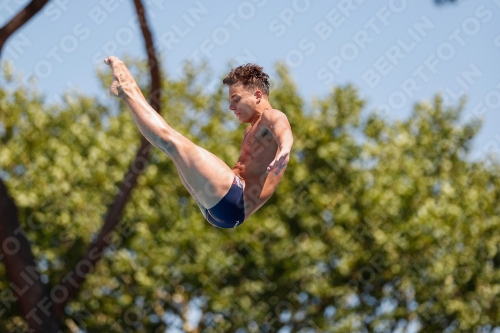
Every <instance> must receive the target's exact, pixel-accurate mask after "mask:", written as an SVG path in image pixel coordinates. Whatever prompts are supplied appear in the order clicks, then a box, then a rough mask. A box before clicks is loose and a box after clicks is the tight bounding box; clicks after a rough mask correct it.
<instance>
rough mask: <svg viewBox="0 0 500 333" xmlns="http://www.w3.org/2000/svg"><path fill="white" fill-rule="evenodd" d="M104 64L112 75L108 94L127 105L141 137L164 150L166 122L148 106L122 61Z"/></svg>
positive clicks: (108, 60) (111, 59)
mask: <svg viewBox="0 0 500 333" xmlns="http://www.w3.org/2000/svg"><path fill="white" fill-rule="evenodd" d="M104 63H105V64H106V65H109V67H111V71H112V73H113V82H112V83H111V87H110V88H109V92H110V94H111V95H113V96H115V97H119V98H121V99H123V101H124V102H125V104H127V106H128V108H129V109H130V111H131V112H132V116H133V117H134V120H135V122H136V124H137V127H138V128H139V131H140V132H141V133H142V135H144V137H145V138H146V139H147V140H148V141H149V142H151V144H152V145H154V146H156V147H157V148H159V149H160V150H165V148H166V145H167V142H166V140H165V139H164V138H165V137H166V135H165V133H166V132H167V130H168V128H169V126H168V124H167V122H166V121H165V120H164V119H163V118H162V117H161V116H160V115H159V114H158V113H157V112H156V111H155V110H154V109H153V108H152V107H151V106H150V105H149V104H148V102H147V101H146V99H145V98H144V95H143V94H142V92H141V90H140V89H139V87H138V86H137V83H136V82H135V80H134V78H133V77H132V74H131V73H130V71H129V70H128V68H127V67H126V66H125V64H124V63H123V61H121V60H120V59H118V58H117V57H109V58H106V59H104Z"/></svg>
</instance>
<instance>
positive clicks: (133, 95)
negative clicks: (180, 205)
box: [105, 57, 234, 208]
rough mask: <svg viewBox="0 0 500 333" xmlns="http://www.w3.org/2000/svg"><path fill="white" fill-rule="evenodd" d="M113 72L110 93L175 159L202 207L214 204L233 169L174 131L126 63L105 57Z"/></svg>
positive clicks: (225, 188)
mask: <svg viewBox="0 0 500 333" xmlns="http://www.w3.org/2000/svg"><path fill="white" fill-rule="evenodd" d="M105 63H106V64H108V65H109V66H110V67H111V69H112V72H113V82H112V84H111V87H110V93H111V94H113V95H115V96H117V97H121V98H122V99H123V101H124V102H125V103H126V104H127V106H128V108H129V109H130V111H131V112H132V116H133V117H134V120H135V122H136V124H137V127H138V128H139V130H140V131H141V133H142V134H143V135H144V136H145V137H146V139H148V141H149V142H151V144H153V145H154V146H156V147H158V148H159V149H160V150H161V151H163V152H164V153H166V154H167V155H168V156H170V158H172V160H173V161H174V163H175V165H176V167H177V170H179V171H180V172H179V173H180V174H182V176H183V177H184V180H183V183H185V184H187V185H188V186H186V188H190V189H191V191H192V193H191V192H190V193H191V194H192V195H193V196H194V197H195V199H196V200H197V202H199V203H200V204H201V205H202V206H203V207H206V208H212V207H213V206H215V205H216V204H217V203H218V202H219V201H220V199H222V197H224V195H226V193H227V192H228V190H229V188H230V187H231V183H232V180H233V178H234V173H233V171H232V170H231V169H230V168H229V167H228V166H227V165H226V164H225V163H224V162H223V161H221V160H220V159H219V158H218V157H217V156H215V155H214V154H212V153H210V152H208V151H207V150H205V149H203V148H201V147H199V146H197V145H195V144H194V143H193V142H191V141H190V140H188V139H187V138H186V137H184V136H183V135H181V134H180V133H178V132H177V131H175V130H174V129H173V128H172V127H170V125H168V124H167V122H166V121H165V120H164V119H163V118H162V117H161V116H160V115H159V114H158V113H157V112H156V111H155V110H153V108H151V106H150V105H149V104H148V103H147V101H146V99H145V98H144V96H143V95H142V92H141V91H140V89H139V87H138V86H137V84H136V82H135V80H134V78H133V77H132V74H130V72H129V70H128V69H127V67H126V66H125V64H124V63H123V62H122V61H120V60H119V59H118V58H116V57H109V58H107V59H105Z"/></svg>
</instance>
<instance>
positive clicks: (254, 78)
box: [222, 64, 269, 96]
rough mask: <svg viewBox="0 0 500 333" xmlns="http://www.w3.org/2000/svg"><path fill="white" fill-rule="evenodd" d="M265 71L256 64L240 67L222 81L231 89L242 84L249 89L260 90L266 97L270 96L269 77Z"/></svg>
mask: <svg viewBox="0 0 500 333" xmlns="http://www.w3.org/2000/svg"><path fill="white" fill-rule="evenodd" d="M263 69H264V68H263V67H260V66H258V65H256V64H245V65H241V66H238V67H236V68H233V69H232V70H231V72H229V75H228V76H227V77H226V78H225V79H224V80H222V83H224V84H225V85H226V86H228V87H230V86H232V85H233V84H235V83H238V82H240V83H241V84H243V86H244V87H245V88H247V89H251V90H255V89H259V90H261V91H262V92H263V93H264V95H266V96H269V75H267V74H266V73H264V72H263V71H262V70H263Z"/></svg>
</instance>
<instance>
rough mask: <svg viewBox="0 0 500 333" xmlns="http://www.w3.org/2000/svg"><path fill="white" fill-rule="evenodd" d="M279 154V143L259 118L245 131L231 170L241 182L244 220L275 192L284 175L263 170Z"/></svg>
mask: <svg viewBox="0 0 500 333" xmlns="http://www.w3.org/2000/svg"><path fill="white" fill-rule="evenodd" d="M277 153H278V144H277V142H276V140H275V139H274V137H273V135H272V134H271V132H270V131H269V130H268V129H267V128H266V127H264V126H263V125H262V123H261V119H259V120H258V121H257V122H255V124H254V125H253V126H249V127H248V128H247V129H246V131H245V136H244V138H243V143H242V145H241V152H240V157H239V158H238V161H237V162H236V165H235V166H234V167H233V171H234V173H235V174H236V176H238V177H240V179H241V180H242V182H243V186H244V190H243V196H244V199H245V218H248V217H249V216H250V215H251V214H253V213H254V212H255V211H256V210H257V209H259V208H260V207H261V206H262V205H263V204H264V203H265V202H266V201H267V200H268V199H269V198H270V197H271V195H272V194H273V193H274V191H275V190H276V187H277V186H278V184H279V182H280V180H281V177H282V176H283V172H280V173H279V174H278V175H277V176H275V175H274V172H270V173H267V172H266V169H267V167H268V166H269V164H270V163H271V162H272V161H273V160H274V159H275V157H276V155H277Z"/></svg>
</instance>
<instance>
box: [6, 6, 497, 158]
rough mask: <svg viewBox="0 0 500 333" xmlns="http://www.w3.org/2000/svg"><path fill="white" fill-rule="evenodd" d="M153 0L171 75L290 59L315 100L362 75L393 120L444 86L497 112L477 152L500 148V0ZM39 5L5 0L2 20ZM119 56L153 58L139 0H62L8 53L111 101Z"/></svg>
mask: <svg viewBox="0 0 500 333" xmlns="http://www.w3.org/2000/svg"><path fill="white" fill-rule="evenodd" d="M143 1H144V4H145V6H146V10H147V13H148V19H149V23H150V27H151V30H152V32H153V35H154V38H155V40H156V44H157V47H158V49H159V50H160V51H161V59H162V65H163V68H164V69H165V70H166V71H167V72H168V73H169V74H170V75H173V76H175V75H177V73H179V72H178V71H179V69H180V68H181V66H182V63H183V62H184V61H185V60H187V59H190V60H191V61H193V62H200V61H206V62H208V63H209V64H210V66H211V68H212V69H213V72H214V74H215V75H216V76H214V80H217V79H220V76H222V75H223V74H224V73H225V72H226V71H227V69H228V62H229V61H233V62H234V63H235V64H240V63H244V62H250V61H251V62H256V63H258V64H260V65H262V66H264V67H265V69H266V70H267V71H269V72H270V73H271V75H272V73H273V67H274V64H275V63H276V62H278V61H282V62H285V63H286V64H287V65H288V66H289V68H290V69H291V72H292V74H293V77H294V78H295V80H296V82H297V84H298V86H299V88H300V92H301V94H302V96H303V97H305V98H310V97H312V96H322V95H325V94H327V93H328V92H329V91H330V90H331V89H332V87H333V86H335V85H343V84H347V83H352V84H353V85H355V86H356V87H358V88H359V89H360V91H361V93H362V94H363V96H364V98H366V100H367V101H368V104H367V107H366V110H367V112H370V111H373V110H375V109H377V110H379V112H380V114H382V115H384V116H385V117H387V118H389V119H391V120H394V119H401V118H405V117H407V116H408V115H409V113H410V111H411V109H412V105H413V104H414V103H415V102H417V101H422V100H429V99H431V98H432V96H433V95H434V94H435V93H437V92H439V91H440V92H442V93H443V95H444V97H445V100H446V102H447V103H450V104H456V103H458V99H459V96H461V95H463V94H465V95H466V96H467V100H468V102H467V107H466V110H465V112H464V115H463V120H464V121H466V120H467V119H470V118H471V117H482V118H484V120H485V122H484V125H483V129H482V130H481V132H480V134H479V135H478V137H477V139H476V141H475V143H474V151H473V154H472V156H473V158H485V157H486V156H487V154H489V153H494V154H497V155H499V154H500V131H499V124H500V66H498V59H499V57H500V20H499V19H498V17H499V16H500V0H488V1H486V0H477V1H472V0H462V1H459V3H458V4H456V5H446V6H436V5H434V3H433V2H432V0H423V1H409V0H389V1H368V0H341V1H321V0H288V1H270V0H248V1H228V0H224V1H217V2H215V1H207V0H196V1H195V0H187V1H183V2H180V1H166V0H151V1H145V0H143ZM28 2H29V1H24V0H7V1H4V2H2V4H1V6H0V24H2V25H3V24H4V23H5V22H6V21H7V20H9V19H10V18H11V17H12V15H13V14H14V13H15V12H17V11H18V10H20V9H21V8H22V7H24V6H25V5H26V4H27V3H28ZM112 54H113V55H116V56H118V57H123V56H124V55H132V56H135V57H142V58H145V51H144V46H143V40H142V35H141V33H140V30H139V27H138V24H137V21H136V13H135V10H134V7H133V1H131V0H130V1H129V0H126V1H125V0H101V1H88V2H87V1H69V0H51V1H50V2H49V4H48V5H46V6H45V8H44V9H43V10H42V12H41V13H39V14H38V15H37V16H36V17H34V18H33V19H32V20H31V21H30V22H29V23H28V24H26V25H25V26H23V27H22V29H20V30H19V31H18V32H17V33H16V34H15V35H13V36H12V37H11V39H9V41H8V42H7V44H6V45H5V46H4V49H3V52H2V59H3V60H10V61H11V62H12V63H13V65H14V67H15V71H16V73H23V75H24V76H25V77H26V78H27V77H36V79H37V85H38V87H39V88H40V90H42V91H43V92H44V93H45V94H46V96H47V99H48V100H49V101H57V100H58V98H59V96H60V95H61V93H62V92H63V91H64V90H67V89H70V88H77V89H78V90H80V91H81V92H83V93H87V94H93V95H96V96H101V97H103V98H104V94H106V91H103V89H102V88H101V86H100V84H99V82H98V80H97V77H96V74H95V68H96V67H97V66H102V68H104V66H105V65H104V64H103V63H102V59H103V58H104V57H105V56H108V55H112ZM495 60H496V61H495ZM271 93H272V90H271Z"/></svg>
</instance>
